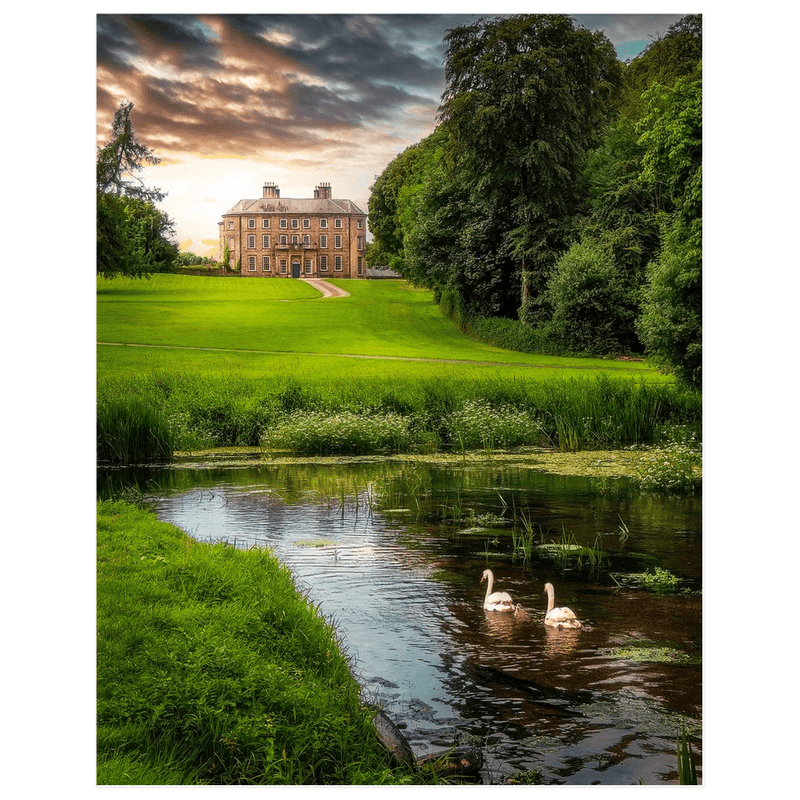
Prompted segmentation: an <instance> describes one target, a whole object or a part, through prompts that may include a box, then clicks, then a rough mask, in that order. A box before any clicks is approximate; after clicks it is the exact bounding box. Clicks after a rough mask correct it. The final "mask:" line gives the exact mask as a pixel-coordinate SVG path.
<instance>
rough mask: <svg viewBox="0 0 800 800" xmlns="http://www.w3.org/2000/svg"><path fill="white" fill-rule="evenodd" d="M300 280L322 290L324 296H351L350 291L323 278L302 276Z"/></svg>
mask: <svg viewBox="0 0 800 800" xmlns="http://www.w3.org/2000/svg"><path fill="white" fill-rule="evenodd" d="M300 280H303V281H305V282H306V283H307V284H308V285H309V286H313V287H314V288H315V289H316V290H317V291H319V292H322V296H323V297H350V292H346V291H345V290H344V289H340V288H339V287H338V286H334V285H333V284H332V283H328V281H324V280H322V279H321V278H301V279H300Z"/></svg>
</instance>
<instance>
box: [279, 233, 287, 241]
mask: <svg viewBox="0 0 800 800" xmlns="http://www.w3.org/2000/svg"><path fill="white" fill-rule="evenodd" d="M287 241H288V240H287V239H286V234H285V233H282V234H281V241H280V243H281V244H287Z"/></svg>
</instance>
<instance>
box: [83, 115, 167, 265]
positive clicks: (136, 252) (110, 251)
mask: <svg viewBox="0 0 800 800" xmlns="http://www.w3.org/2000/svg"><path fill="white" fill-rule="evenodd" d="M132 109H133V103H122V104H121V105H120V107H119V109H118V110H117V113H116V114H115V115H114V122H113V125H112V139H111V141H110V142H109V143H108V144H106V145H105V146H104V147H102V148H100V149H99V150H98V152H97V165H96V166H97V274H98V275H102V276H103V277H105V278H113V277H115V276H117V275H127V276H129V277H133V278H139V277H146V276H147V275H149V274H151V273H153V272H169V271H170V270H171V269H172V266H173V264H174V263H175V260H176V258H177V256H178V246H177V244H176V243H175V242H174V241H173V237H174V235H175V229H174V223H173V221H172V220H171V219H170V218H169V217H168V216H167V215H166V214H165V213H164V212H163V211H159V210H158V209H157V208H156V207H155V203H157V202H159V201H160V200H163V199H164V197H165V196H166V194H165V192H162V191H161V190H160V189H155V188H152V189H151V188H148V187H146V186H145V185H144V184H143V182H142V181H141V179H140V178H138V177H137V176H136V173H137V172H140V171H141V170H142V168H143V166H144V163H148V164H157V163H158V162H159V159H158V158H156V157H155V156H154V155H153V153H152V150H150V148H149V147H146V146H145V145H143V144H141V143H140V142H139V141H138V140H137V138H136V133H135V132H134V130H133V124H132V123H131V119H130V113H131V111H132Z"/></svg>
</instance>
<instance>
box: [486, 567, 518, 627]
mask: <svg viewBox="0 0 800 800" xmlns="http://www.w3.org/2000/svg"><path fill="white" fill-rule="evenodd" d="M484 581H488V584H487V586H486V597H484V598H483V607H484V609H485V610H486V611H507V612H511V613H513V614H514V615H515V616H525V611H524V610H523V608H522V606H521V605H519V603H517V604H515V603H514V601H513V600H512V599H511V595H510V594H508V593H507V592H492V586H493V584H494V574H493V573H492V571H491V570H490V569H485V570H484V571H483V575H481V583H483V582H484Z"/></svg>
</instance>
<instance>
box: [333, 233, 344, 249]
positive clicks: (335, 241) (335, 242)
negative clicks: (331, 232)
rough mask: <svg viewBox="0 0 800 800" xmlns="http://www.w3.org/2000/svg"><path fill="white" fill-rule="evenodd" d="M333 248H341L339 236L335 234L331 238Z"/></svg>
mask: <svg viewBox="0 0 800 800" xmlns="http://www.w3.org/2000/svg"><path fill="white" fill-rule="evenodd" d="M333 246H334V247H341V246H342V237H341V234H337V235H336V236H334V237H333Z"/></svg>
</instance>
